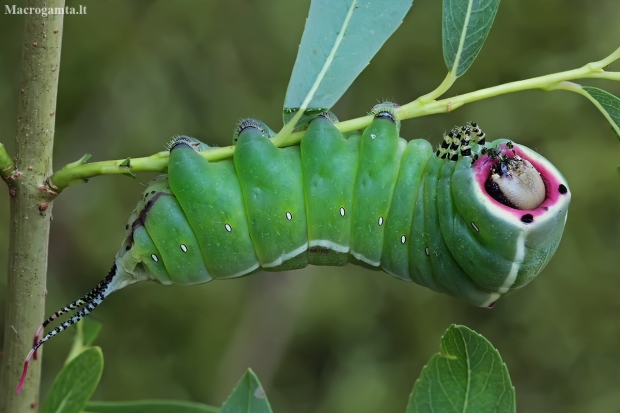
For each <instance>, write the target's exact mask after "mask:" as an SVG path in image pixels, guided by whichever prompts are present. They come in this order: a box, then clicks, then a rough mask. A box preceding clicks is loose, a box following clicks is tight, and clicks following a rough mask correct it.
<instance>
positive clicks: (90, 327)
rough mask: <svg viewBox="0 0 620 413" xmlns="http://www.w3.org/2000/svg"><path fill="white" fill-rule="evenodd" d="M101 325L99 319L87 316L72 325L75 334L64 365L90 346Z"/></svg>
mask: <svg viewBox="0 0 620 413" xmlns="http://www.w3.org/2000/svg"><path fill="white" fill-rule="evenodd" d="M101 327H102V324H101V323H100V322H99V321H95V320H93V319H91V318H88V317H87V318H84V319H83V320H82V321H80V322H79V323H77V324H75V325H74V329H73V330H74V331H75V336H74V337H73V346H71V350H70V351H69V354H68V355H67V360H65V365H67V364H68V363H69V362H70V361H71V360H73V359H74V358H75V357H77V356H78V355H79V354H80V353H82V352H83V351H84V350H86V349H87V348H89V347H90V345H91V343H92V342H93V341H94V340H95V338H97V335H99V332H100V331H101Z"/></svg>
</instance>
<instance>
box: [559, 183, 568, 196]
mask: <svg viewBox="0 0 620 413" xmlns="http://www.w3.org/2000/svg"><path fill="white" fill-rule="evenodd" d="M558 191H560V193H561V194H562V195H564V194H565V193H567V192H568V189H566V187H565V186H564V184H560V187H559V188H558Z"/></svg>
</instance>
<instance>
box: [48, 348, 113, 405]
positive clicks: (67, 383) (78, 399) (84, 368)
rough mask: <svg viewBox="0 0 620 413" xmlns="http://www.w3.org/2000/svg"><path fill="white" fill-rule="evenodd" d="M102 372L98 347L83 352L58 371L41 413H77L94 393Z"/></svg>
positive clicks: (101, 360)
mask: <svg viewBox="0 0 620 413" xmlns="http://www.w3.org/2000/svg"><path fill="white" fill-rule="evenodd" d="M102 372H103V353H102V352H101V349H100V348H99V347H91V348H89V349H87V350H84V351H83V352H82V353H80V354H79V355H78V356H77V357H75V358H74V359H73V360H71V362H70V363H69V364H67V365H66V366H65V367H63V369H62V370H61V371H60V373H59V374H58V376H56V380H54V384H52V388H51V390H50V392H49V394H48V395H47V398H46V399H45V402H44V403H43V410H41V413H79V412H81V411H82V409H83V408H84V406H85V405H86V402H87V401H88V399H90V396H91V395H92V394H93V392H94V391H95V388H96V387H97V384H98V383H99V379H100V378H101V373H102Z"/></svg>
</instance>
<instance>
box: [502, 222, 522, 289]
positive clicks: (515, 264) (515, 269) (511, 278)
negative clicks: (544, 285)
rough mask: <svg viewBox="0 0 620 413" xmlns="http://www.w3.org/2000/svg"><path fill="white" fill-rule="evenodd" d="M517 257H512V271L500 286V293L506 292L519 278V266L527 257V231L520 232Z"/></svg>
mask: <svg viewBox="0 0 620 413" xmlns="http://www.w3.org/2000/svg"><path fill="white" fill-rule="evenodd" d="M516 250H517V251H516V252H515V257H514V258H513V259H512V265H511V266H510V272H509V273H508V275H507V276H506V280H505V281H504V284H502V286H501V287H499V288H498V290H497V291H498V292H499V293H500V294H505V293H507V292H508V290H510V287H512V285H513V284H514V283H515V281H516V280H517V274H519V268H520V267H521V264H522V263H523V259H524V258H525V233H523V232H522V233H521V234H519V238H517V245H516Z"/></svg>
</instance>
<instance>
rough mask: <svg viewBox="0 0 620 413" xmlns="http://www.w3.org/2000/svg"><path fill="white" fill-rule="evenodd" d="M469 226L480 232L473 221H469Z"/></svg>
mask: <svg viewBox="0 0 620 413" xmlns="http://www.w3.org/2000/svg"><path fill="white" fill-rule="evenodd" d="M471 226H472V227H473V228H474V230H475V231H476V232H480V230H479V229H478V226H477V225H476V224H474V223H473V222H472V223H471Z"/></svg>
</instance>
